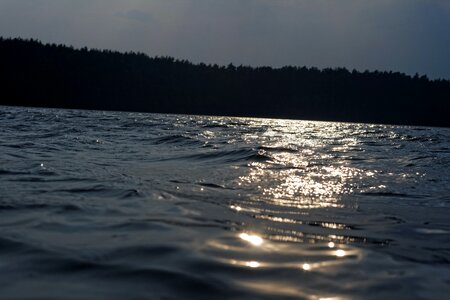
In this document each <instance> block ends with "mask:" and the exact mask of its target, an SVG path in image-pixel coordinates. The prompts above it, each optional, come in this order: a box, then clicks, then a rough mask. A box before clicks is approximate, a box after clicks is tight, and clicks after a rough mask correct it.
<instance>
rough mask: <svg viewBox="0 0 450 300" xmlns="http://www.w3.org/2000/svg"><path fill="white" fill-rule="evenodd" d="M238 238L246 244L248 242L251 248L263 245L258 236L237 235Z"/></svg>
mask: <svg viewBox="0 0 450 300" xmlns="http://www.w3.org/2000/svg"><path fill="white" fill-rule="evenodd" d="M239 237H240V238H241V239H242V240H244V241H246V242H249V243H250V244H252V245H253V246H261V245H262V244H263V242H264V240H263V239H262V238H261V237H260V236H258V235H250V234H247V233H241V234H240V235H239Z"/></svg>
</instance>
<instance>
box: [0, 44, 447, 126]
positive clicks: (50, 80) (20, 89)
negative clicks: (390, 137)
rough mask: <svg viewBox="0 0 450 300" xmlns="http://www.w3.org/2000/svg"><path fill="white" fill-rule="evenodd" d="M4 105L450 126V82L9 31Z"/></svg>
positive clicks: (1, 60) (2, 48)
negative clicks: (159, 52) (95, 44)
mask: <svg viewBox="0 0 450 300" xmlns="http://www.w3.org/2000/svg"><path fill="white" fill-rule="evenodd" d="M0 74H1V75H0V78H1V83H0V87H1V92H0V105H14V106H35V107H59V108H77V109H99V110H121V111H140V112H158V113H180V114H204V115H228V116H253V117H275V118H294V119H307V120H330V121H350V122H367V123H385V124H405V125H428V126H447V127H448V126H450V118H449V117H448V116H449V115H450V82H449V81H448V80H442V79H439V80H430V79H428V78H427V77H426V76H419V75H417V74H416V75H415V76H408V75H406V74H403V73H399V72H392V71H390V72H386V71H384V72H380V71H364V72H359V71H356V70H352V71H350V70H347V69H346V68H334V69H331V68H326V69H322V70H320V69H317V68H314V67H312V68H307V67H296V66H286V67H282V68H271V67H249V66H234V65H233V64H229V65H228V66H218V65H206V64H203V63H200V64H193V63H191V62H189V61H186V60H177V59H174V58H172V57H149V56H147V55H145V54H143V53H134V52H127V53H121V52H116V51H109V50H96V49H88V48H82V49H74V48H73V47H69V46H64V45H56V44H43V43H41V42H40V41H37V40H24V39H18V38H15V39H4V38H0Z"/></svg>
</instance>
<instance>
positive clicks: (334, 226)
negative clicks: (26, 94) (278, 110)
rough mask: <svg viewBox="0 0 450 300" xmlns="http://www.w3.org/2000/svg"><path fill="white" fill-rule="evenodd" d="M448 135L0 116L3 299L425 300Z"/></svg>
mask: <svg viewBox="0 0 450 300" xmlns="http://www.w3.org/2000/svg"><path fill="white" fill-rule="evenodd" d="M449 171H450V130H449V129H443V128H424V127H417V128H414V127H401V126H383V125H367V124H346V123H322V122H306V121H289V120H269V119H248V118H227V117H198V116H177V115H155V114H140V113H122V112H94V111H76V110H54V109H31V108H12V107H0V295H1V298H6V299H13V298H18V299H23V298H42V299H80V298H91V299H100V298H102V299H125V298H126V299H148V298H152V299H153V298H154V299H178V298H179V299H241V298H242V299H247V298H251V299H291V298H292V299H298V298H305V299H325V298H328V299H362V298H364V299H366V298H368V299H372V298H373V299H380V298H381V299H385V298H389V299H394V298H397V299H399V298H402V299H440V298H446V297H448V291H449V289H450V235H449V233H450V218H449V213H450V172H449Z"/></svg>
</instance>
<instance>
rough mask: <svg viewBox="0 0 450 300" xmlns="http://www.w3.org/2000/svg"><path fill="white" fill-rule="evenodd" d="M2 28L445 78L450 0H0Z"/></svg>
mask: <svg viewBox="0 0 450 300" xmlns="http://www.w3.org/2000/svg"><path fill="white" fill-rule="evenodd" d="M0 35H1V36H3V37H24V38H37V39H40V40H42V41H44V42H56V43H64V44H71V45H74V46H76V47H82V46H87V47H90V48H107V49H114V50H134V51H141V52H145V53H147V54H149V55H151V56H154V55H169V56H174V57H176V58H183V59H189V60H191V61H193V62H206V63H218V64H228V63H230V62H232V63H234V64H236V65H239V64H245V65H253V66H257V65H270V66H275V67H278V66H282V65H300V66H304V65H306V66H317V67H319V68H323V67H338V66H340V67H347V68H349V69H353V68H356V69H358V70H365V69H369V70H374V69H379V70H394V71H401V72H406V73H408V74H414V73H416V72H418V73H419V74H426V75H428V76H429V77H431V78H447V79H450V0H0Z"/></svg>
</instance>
